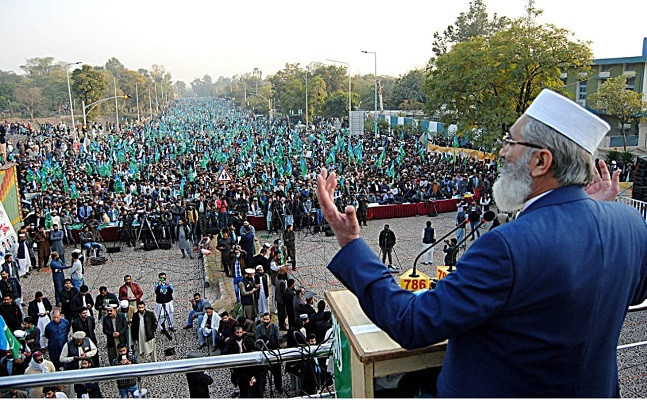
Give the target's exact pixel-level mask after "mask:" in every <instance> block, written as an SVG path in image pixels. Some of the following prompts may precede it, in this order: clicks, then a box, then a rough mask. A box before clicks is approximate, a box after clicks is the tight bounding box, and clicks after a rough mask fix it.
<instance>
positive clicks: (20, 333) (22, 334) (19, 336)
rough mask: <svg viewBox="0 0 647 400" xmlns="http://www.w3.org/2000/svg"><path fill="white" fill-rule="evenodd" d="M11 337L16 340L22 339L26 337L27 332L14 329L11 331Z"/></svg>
mask: <svg viewBox="0 0 647 400" xmlns="http://www.w3.org/2000/svg"><path fill="white" fill-rule="evenodd" d="M13 335H14V336H15V337H16V339H22V338H24V337H25V336H26V335H27V332H25V331H23V330H22V329H16V330H15V331H13Z"/></svg>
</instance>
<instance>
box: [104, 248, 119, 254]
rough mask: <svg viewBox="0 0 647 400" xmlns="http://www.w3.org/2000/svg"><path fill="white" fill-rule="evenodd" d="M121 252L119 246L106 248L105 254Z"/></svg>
mask: <svg viewBox="0 0 647 400" xmlns="http://www.w3.org/2000/svg"><path fill="white" fill-rule="evenodd" d="M120 251H121V246H108V247H106V252H107V253H108V254H112V253H119V252H120Z"/></svg>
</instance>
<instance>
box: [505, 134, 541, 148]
mask: <svg viewBox="0 0 647 400" xmlns="http://www.w3.org/2000/svg"><path fill="white" fill-rule="evenodd" d="M502 140H503V143H505V144H506V145H508V146H514V145H515V144H519V145H521V146H526V147H532V148H533V149H540V150H541V149H543V148H544V147H542V146H540V145H538V144H532V143H528V142H521V141H518V140H514V139H512V137H511V136H510V133H506V134H505V136H503V139H502Z"/></svg>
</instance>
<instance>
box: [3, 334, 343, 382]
mask: <svg viewBox="0 0 647 400" xmlns="http://www.w3.org/2000/svg"><path fill="white" fill-rule="evenodd" d="M331 347H332V346H331V345H330V344H322V345H321V346H316V345H313V346H303V347H294V348H288V349H281V350H275V351H273V353H268V352H262V351H255V352H253V353H242V354H230V355H222V356H212V357H202V358H189V359H184V360H173V361H160V362H156V363H148V364H133V365H119V366H112V367H99V368H89V369H84V370H72V371H61V372H55V373H53V374H30V375H16V376H9V377H3V378H0V389H8V388H16V389H17V388H27V387H32V386H53V385H69V384H74V383H83V382H98V381H114V380H117V379H128V378H142V377H147V376H151V375H166V374H184V373H187V372H199V371H204V370H206V369H224V368H237V367H250V366H255V365H265V364H270V363H276V362H279V360H280V361H299V360H301V359H304V358H309V357H327V356H328V355H330V353H331Z"/></svg>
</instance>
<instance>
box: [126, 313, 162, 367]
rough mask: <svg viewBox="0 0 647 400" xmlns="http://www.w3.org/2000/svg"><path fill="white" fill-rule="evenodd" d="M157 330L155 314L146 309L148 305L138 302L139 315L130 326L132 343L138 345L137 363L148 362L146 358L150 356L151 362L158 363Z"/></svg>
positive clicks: (137, 314)
mask: <svg viewBox="0 0 647 400" xmlns="http://www.w3.org/2000/svg"><path fill="white" fill-rule="evenodd" d="M156 329H157V319H156V318H155V314H154V313H153V312H152V311H148V310H147V309H146V303H144V302H143V301H140V302H138V303H137V313H136V314H135V315H133V320H132V324H131V326H130V335H131V338H132V341H133V342H135V343H137V348H138V351H137V362H138V363H140V364H141V363H142V362H144V361H146V356H150V357H151V361H153V362H157V354H156V352H157V344H156V342H155V330H156Z"/></svg>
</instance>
